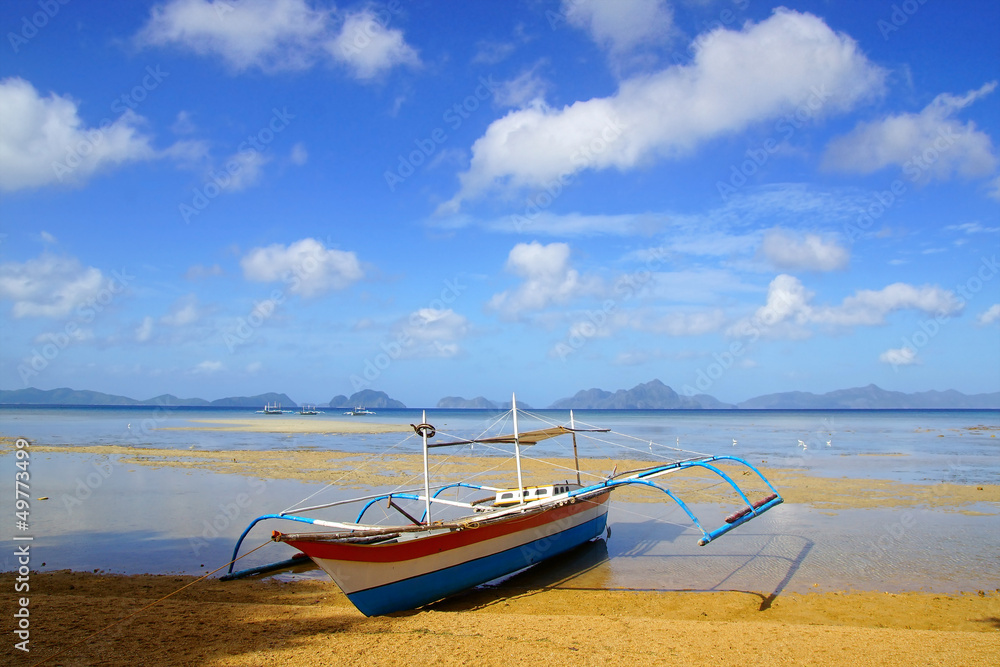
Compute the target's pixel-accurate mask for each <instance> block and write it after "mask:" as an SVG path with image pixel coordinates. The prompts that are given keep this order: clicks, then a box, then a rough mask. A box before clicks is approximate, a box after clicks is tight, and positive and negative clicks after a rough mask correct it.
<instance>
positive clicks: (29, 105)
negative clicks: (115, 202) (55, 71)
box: [0, 77, 157, 192]
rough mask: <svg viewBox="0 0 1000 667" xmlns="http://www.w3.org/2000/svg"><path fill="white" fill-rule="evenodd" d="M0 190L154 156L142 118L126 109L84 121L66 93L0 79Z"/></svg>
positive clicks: (75, 180)
mask: <svg viewBox="0 0 1000 667" xmlns="http://www.w3.org/2000/svg"><path fill="white" fill-rule="evenodd" d="M0 118H3V122H2V123H0V190H4V191H8V192H9V191H14V190H22V189H26V188H36V187H41V186H45V185H51V184H57V183H64V184H68V185H77V184H80V183H83V182H85V181H86V180H88V179H89V178H90V177H91V176H93V175H94V174H95V173H97V172H99V171H103V170H106V169H110V168H113V167H116V166H119V165H122V164H125V163H127V162H134V161H140V160H149V159H153V158H155V157H157V153H156V151H155V150H153V148H152V147H151V145H150V137H149V136H147V135H145V134H143V133H142V132H141V131H140V129H139V128H140V126H141V125H142V123H143V120H142V118H141V117H140V116H138V115H136V114H135V113H133V112H132V111H131V110H127V111H126V112H125V113H123V114H122V115H121V116H120V117H119V118H118V120H116V121H115V122H113V123H108V124H104V125H102V126H100V127H87V126H86V125H85V124H84V122H83V120H82V119H81V118H80V116H79V114H78V112H77V104H76V102H74V101H73V100H71V99H70V98H68V97H62V96H60V95H56V94H55V93H50V94H49V95H48V96H47V97H43V96H42V95H40V94H39V92H38V91H37V90H36V89H35V87H34V86H33V85H32V84H31V83H29V82H28V81H25V80H24V79H21V78H17V77H12V78H8V79H3V80H2V81H0Z"/></svg>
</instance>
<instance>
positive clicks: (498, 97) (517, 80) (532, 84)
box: [493, 64, 548, 107]
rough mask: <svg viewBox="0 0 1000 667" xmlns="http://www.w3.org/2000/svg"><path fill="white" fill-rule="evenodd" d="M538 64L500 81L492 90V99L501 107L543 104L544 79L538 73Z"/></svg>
mask: <svg viewBox="0 0 1000 667" xmlns="http://www.w3.org/2000/svg"><path fill="white" fill-rule="evenodd" d="M538 68H539V65H537V64H536V65H535V66H534V67H532V68H531V69H528V70H525V71H524V72H521V74H519V75H518V76H516V77H514V78H513V79H510V80H509V81H504V82H502V83H501V84H500V85H499V86H497V88H496V89H495V90H494V91H493V99H494V101H495V102H496V103H497V104H498V105H500V106H502V107H526V106H530V105H532V104H544V100H545V90H546V88H547V87H548V86H547V84H546V83H545V80H544V79H542V78H541V77H540V76H539V75H538V73H537V72H538Z"/></svg>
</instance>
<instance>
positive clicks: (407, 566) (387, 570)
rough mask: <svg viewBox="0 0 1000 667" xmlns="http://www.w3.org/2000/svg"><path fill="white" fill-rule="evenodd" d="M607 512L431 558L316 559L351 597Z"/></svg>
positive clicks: (597, 510)
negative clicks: (377, 560)
mask: <svg viewBox="0 0 1000 667" xmlns="http://www.w3.org/2000/svg"><path fill="white" fill-rule="evenodd" d="M607 511H608V505H607V503H606V502H602V503H600V504H598V505H594V506H593V507H589V508H587V509H585V510H583V511H581V512H577V513H576V514H573V515H571V516H568V517H564V518H562V519H558V520H556V521H552V522H550V523H546V524H542V525H540V526H536V527H534V528H527V529H525V530H522V531H518V532H516V533H510V534H507V535H501V536H498V537H495V538H493V539H488V540H483V541H481V542H474V543H472V544H468V545H465V546H462V547H458V548H456V549H450V550H448V551H445V552H442V553H436V554H430V555H427V556H423V557H420V558H413V559H410V560H405V561H393V562H386V563H378V562H368V561H351V560H333V559H327V558H313V560H314V561H315V562H316V564H317V565H319V566H320V567H321V568H323V570H324V571H325V572H326V573H327V574H329V575H330V578H331V579H333V580H334V581H335V582H336V583H337V585H338V586H340V589H341V590H342V591H344V593H346V594H348V595H350V594H351V593H354V592H355V591H363V590H367V589H369V588H375V587H378V586H384V585H386V584H391V583H393V582H396V581H402V580H404V579H409V578H411V577H417V576H420V575H423V574H427V573H429V572H436V571H437V570H442V569H444V568H447V567H452V566H454V565H459V564H461V563H466V562H468V561H472V560H476V559H477V558H482V557H484V556H490V555H492V554H495V553H499V552H501V551H506V550H508V549H516V548H518V547H522V546H524V545H526V544H528V543H530V542H534V541H535V540H539V539H543V538H545V537H549V536H550V535H554V534H557V533H561V532H563V531H564V530H568V529H570V528H574V527H576V526H579V525H581V524H584V523H586V522H588V521H591V520H592V519H595V518H597V517H600V516H601V515H603V514H606V513H607ZM529 548H533V547H529Z"/></svg>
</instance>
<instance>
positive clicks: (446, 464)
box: [32, 445, 1000, 512]
mask: <svg viewBox="0 0 1000 667" xmlns="http://www.w3.org/2000/svg"><path fill="white" fill-rule="evenodd" d="M32 451H33V452H37V453H45V452H58V453H68V454H80V455H91V456H93V455H97V456H109V457H116V458H118V459H119V460H120V461H121V462H122V463H127V464H136V465H144V466H152V467H173V468H187V469H198V470H207V471H211V472H218V473H229V474H238V475H244V476H251V477H262V478H265V479H291V480H298V481H305V482H333V483H336V484H337V485H338V486H344V487H348V488H367V487H370V486H378V485H383V486H384V485H387V484H390V483H391V484H393V485H395V484H399V485H401V486H406V485H407V484H413V483H415V482H416V481H419V480H421V479H422V474H423V473H422V471H423V460H422V458H421V457H420V456H418V455H415V454H379V455H371V454H356V453H347V452H332V451H320V450H285V451H259V450H214V451H202V450H189V451H182V450H177V449H154V448H147V447H141V448H139V447H129V446H123V445H92V446H85V447H72V446H62V445H33V446H32ZM435 458H438V459H439V460H438V461H436V462H435V463H434V464H433V470H432V475H433V477H434V479H435V480H438V481H442V482H446V481H457V480H459V479H467V478H468V477H469V475H470V474H471V473H473V472H475V471H479V470H482V469H483V468H484V467H493V468H495V469H494V470H493V471H492V472H491V476H490V480H491V481H494V482H495V483H498V484H508V485H510V484H513V485H516V477H515V473H514V467H513V463H512V462H511V461H507V462H505V460H504V459H502V458H499V457H492V458H490V459H489V464H488V466H484V458H486V457H477V456H449V457H447V458H444V457H435ZM522 458H523V462H524V470H525V473H526V474H528V475H535V476H537V477H543V478H546V479H547V478H552V479H553V480H556V479H563V478H572V477H573V475H574V473H573V472H572V471H573V462H572V460H571V459H559V458H547V459H533V458H529V457H527V456H525V457H522ZM752 463H754V464H755V465H756V466H757V467H758V468H759V469H760V470H761V472H762V473H763V474H764V475H765V476H766V477H767V478H768V479H769V480H770V481H771V483H772V484H774V485H775V486H776V487H777V488H778V489H779V490H780V491H781V494H782V496H783V497H784V498H785V501H786V502H788V503H800V504H807V505H811V506H813V507H817V508H821V509H827V510H838V509H868V508H887V507H925V508H941V509H946V510H949V511H958V512H966V511H969V510H968V509H966V507H967V506H970V505H973V504H977V503H994V504H1000V484H981V485H974V486H967V485H962V484H946V483H939V484H904V483H901V482H895V481H891V480H878V479H857V478H830V477H818V476H814V475H808V474H806V473H804V472H802V471H799V470H792V469H781V468H772V467H769V466H768V465H767V464H766V463H761V462H756V461H754V462H752ZM649 465H650V462H649V461H635V460H628V459H585V458H583V459H580V467H581V469H583V470H591V471H601V474H603V475H607V474H609V473H610V472H611V471H612V470H614V469H617V470H618V471H619V472H623V471H627V470H635V469H639V468H644V467H648V466H649ZM738 474H740V475H741V477H740V484H741V485H744V484H746V485H747V486H748V489H749V490H751V491H753V492H754V493H758V494H765V495H766V493H769V492H770V491H769V490H767V489H766V487H764V485H763V484H762V483H760V482H759V480H758V479H757V478H756V476H754V475H753V474H752V473H749V471H746V470H745V469H742V470H739V471H738ZM590 479H592V480H593V479H597V476H593V477H591V478H590ZM706 481H711V482H718V478H715V477H714V476H713V475H712V474H711V473H707V472H705V473H702V472H700V471H697V470H695V471H692V472H690V473H685V474H684V475H683V476H678V477H672V478H671V485H672V487H673V488H674V489H676V490H678V491H680V492H683V493H686V494H693V496H694V498H693V499H694V500H695V501H697V500H699V499H701V500H704V501H706V502H712V501H716V500H718V496H717V495H716V496H711V495H707V496H706V497H705V498H699V494H700V493H705V492H703V491H702V490H701V489H702V487H703V485H704V484H705V483H706ZM713 491H714V492H717V491H718V488H717V486H713ZM618 493H619V496H618V497H619V498H620V499H621V500H623V501H628V502H657V501H659V500H660V498H659V497H658V496H657V495H655V494H649V493H646V492H644V491H643V490H642V489H621V490H619V492H618ZM996 511H998V512H1000V507H997V510H996Z"/></svg>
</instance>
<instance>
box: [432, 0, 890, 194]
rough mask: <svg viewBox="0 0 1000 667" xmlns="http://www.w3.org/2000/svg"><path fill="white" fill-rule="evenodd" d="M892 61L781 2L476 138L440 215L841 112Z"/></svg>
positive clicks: (513, 115)
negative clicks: (604, 91)
mask: <svg viewBox="0 0 1000 667" xmlns="http://www.w3.org/2000/svg"><path fill="white" fill-rule="evenodd" d="M883 78H884V72H883V70H881V69H879V68H878V67H876V66H874V65H872V64H871V63H870V62H869V61H868V60H867V59H866V58H865V56H864V55H863V54H862V53H861V51H860V50H859V49H858V47H857V44H856V43H855V42H854V41H853V40H852V39H850V38H849V37H847V36H846V35H842V34H837V33H835V32H833V31H832V30H830V28H829V27H827V25H826V24H825V23H823V21H822V20H821V19H819V18H817V17H815V16H812V15H810V14H800V13H798V12H794V11H790V10H786V9H778V10H776V11H775V13H774V15H773V16H771V17H770V18H768V19H767V20H765V21H762V22H760V23H757V24H752V23H748V24H747V25H746V27H744V28H743V29H742V30H740V31H732V30H723V29H719V30H717V31H715V32H713V33H712V34H711V36H710V37H709V38H706V39H704V40H699V43H698V47H697V49H696V53H695V58H694V61H693V62H692V63H691V64H689V65H677V66H672V67H668V68H666V69H663V70H661V71H659V72H655V73H652V74H649V75H642V76H635V77H632V78H629V79H626V80H625V81H623V82H622V83H621V85H620V86H619V89H618V91H617V92H616V93H615V94H614V95H612V96H610V97H604V98H594V99H591V100H587V101H580V102H575V103H573V104H571V105H568V106H566V107H563V108H562V109H554V108H551V107H548V106H546V105H542V104H537V105H534V106H532V107H531V108H526V109H519V110H516V111H511V112H510V113H508V114H507V115H506V116H504V117H503V118H500V119H498V120H496V121H494V122H493V123H492V124H491V125H490V126H489V127H488V128H487V130H486V133H485V134H484V135H483V136H482V137H480V138H479V139H478V140H476V142H475V143H474V144H473V147H472V161H471V164H470V165H469V169H468V171H466V172H464V173H462V174H460V175H459V179H460V183H461V187H460V190H459V192H458V193H457V194H456V195H455V196H454V197H453V198H452V200H450V201H449V202H446V203H445V204H443V205H442V206H441V207H440V209H439V212H443V213H447V212H455V211H457V210H458V209H459V208H460V206H461V203H462V202H463V201H465V200H469V199H473V198H477V197H480V196H482V195H484V194H485V193H487V192H488V191H490V190H491V189H494V188H498V187H501V188H502V187H508V188H520V187H529V186H530V187H539V186H543V187H544V186H546V185H550V184H552V183H555V182H556V181H557V180H561V181H562V182H563V183H564V184H566V185H568V184H569V181H571V180H572V176H573V175H574V174H576V173H578V172H580V171H583V170H584V169H594V170H604V169H611V168H614V169H619V170H627V169H632V168H634V167H636V166H639V165H642V164H645V163H648V162H649V161H651V160H654V159H658V158H677V157H680V156H683V155H686V154H689V153H691V152H692V151H693V150H695V148H697V147H698V145H699V144H701V143H702V142H705V141H707V140H710V139H712V138H715V137H718V136H722V135H726V134H732V133H734V132H738V131H741V130H743V129H745V128H747V127H749V126H751V125H753V124H755V123H760V122H762V121H766V120H768V119H772V118H776V117H779V116H780V115H782V114H785V113H788V112H791V111H794V110H796V109H797V108H805V109H807V110H808V111H809V113H810V114H811V115H813V116H818V115H821V114H826V113H832V112H837V111H842V110H846V109H849V108H851V107H853V106H854V105H855V104H856V103H858V102H859V101H860V100H862V99H864V98H867V97H870V96H871V95H873V94H875V93H877V92H881V90H882V82H883Z"/></svg>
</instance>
